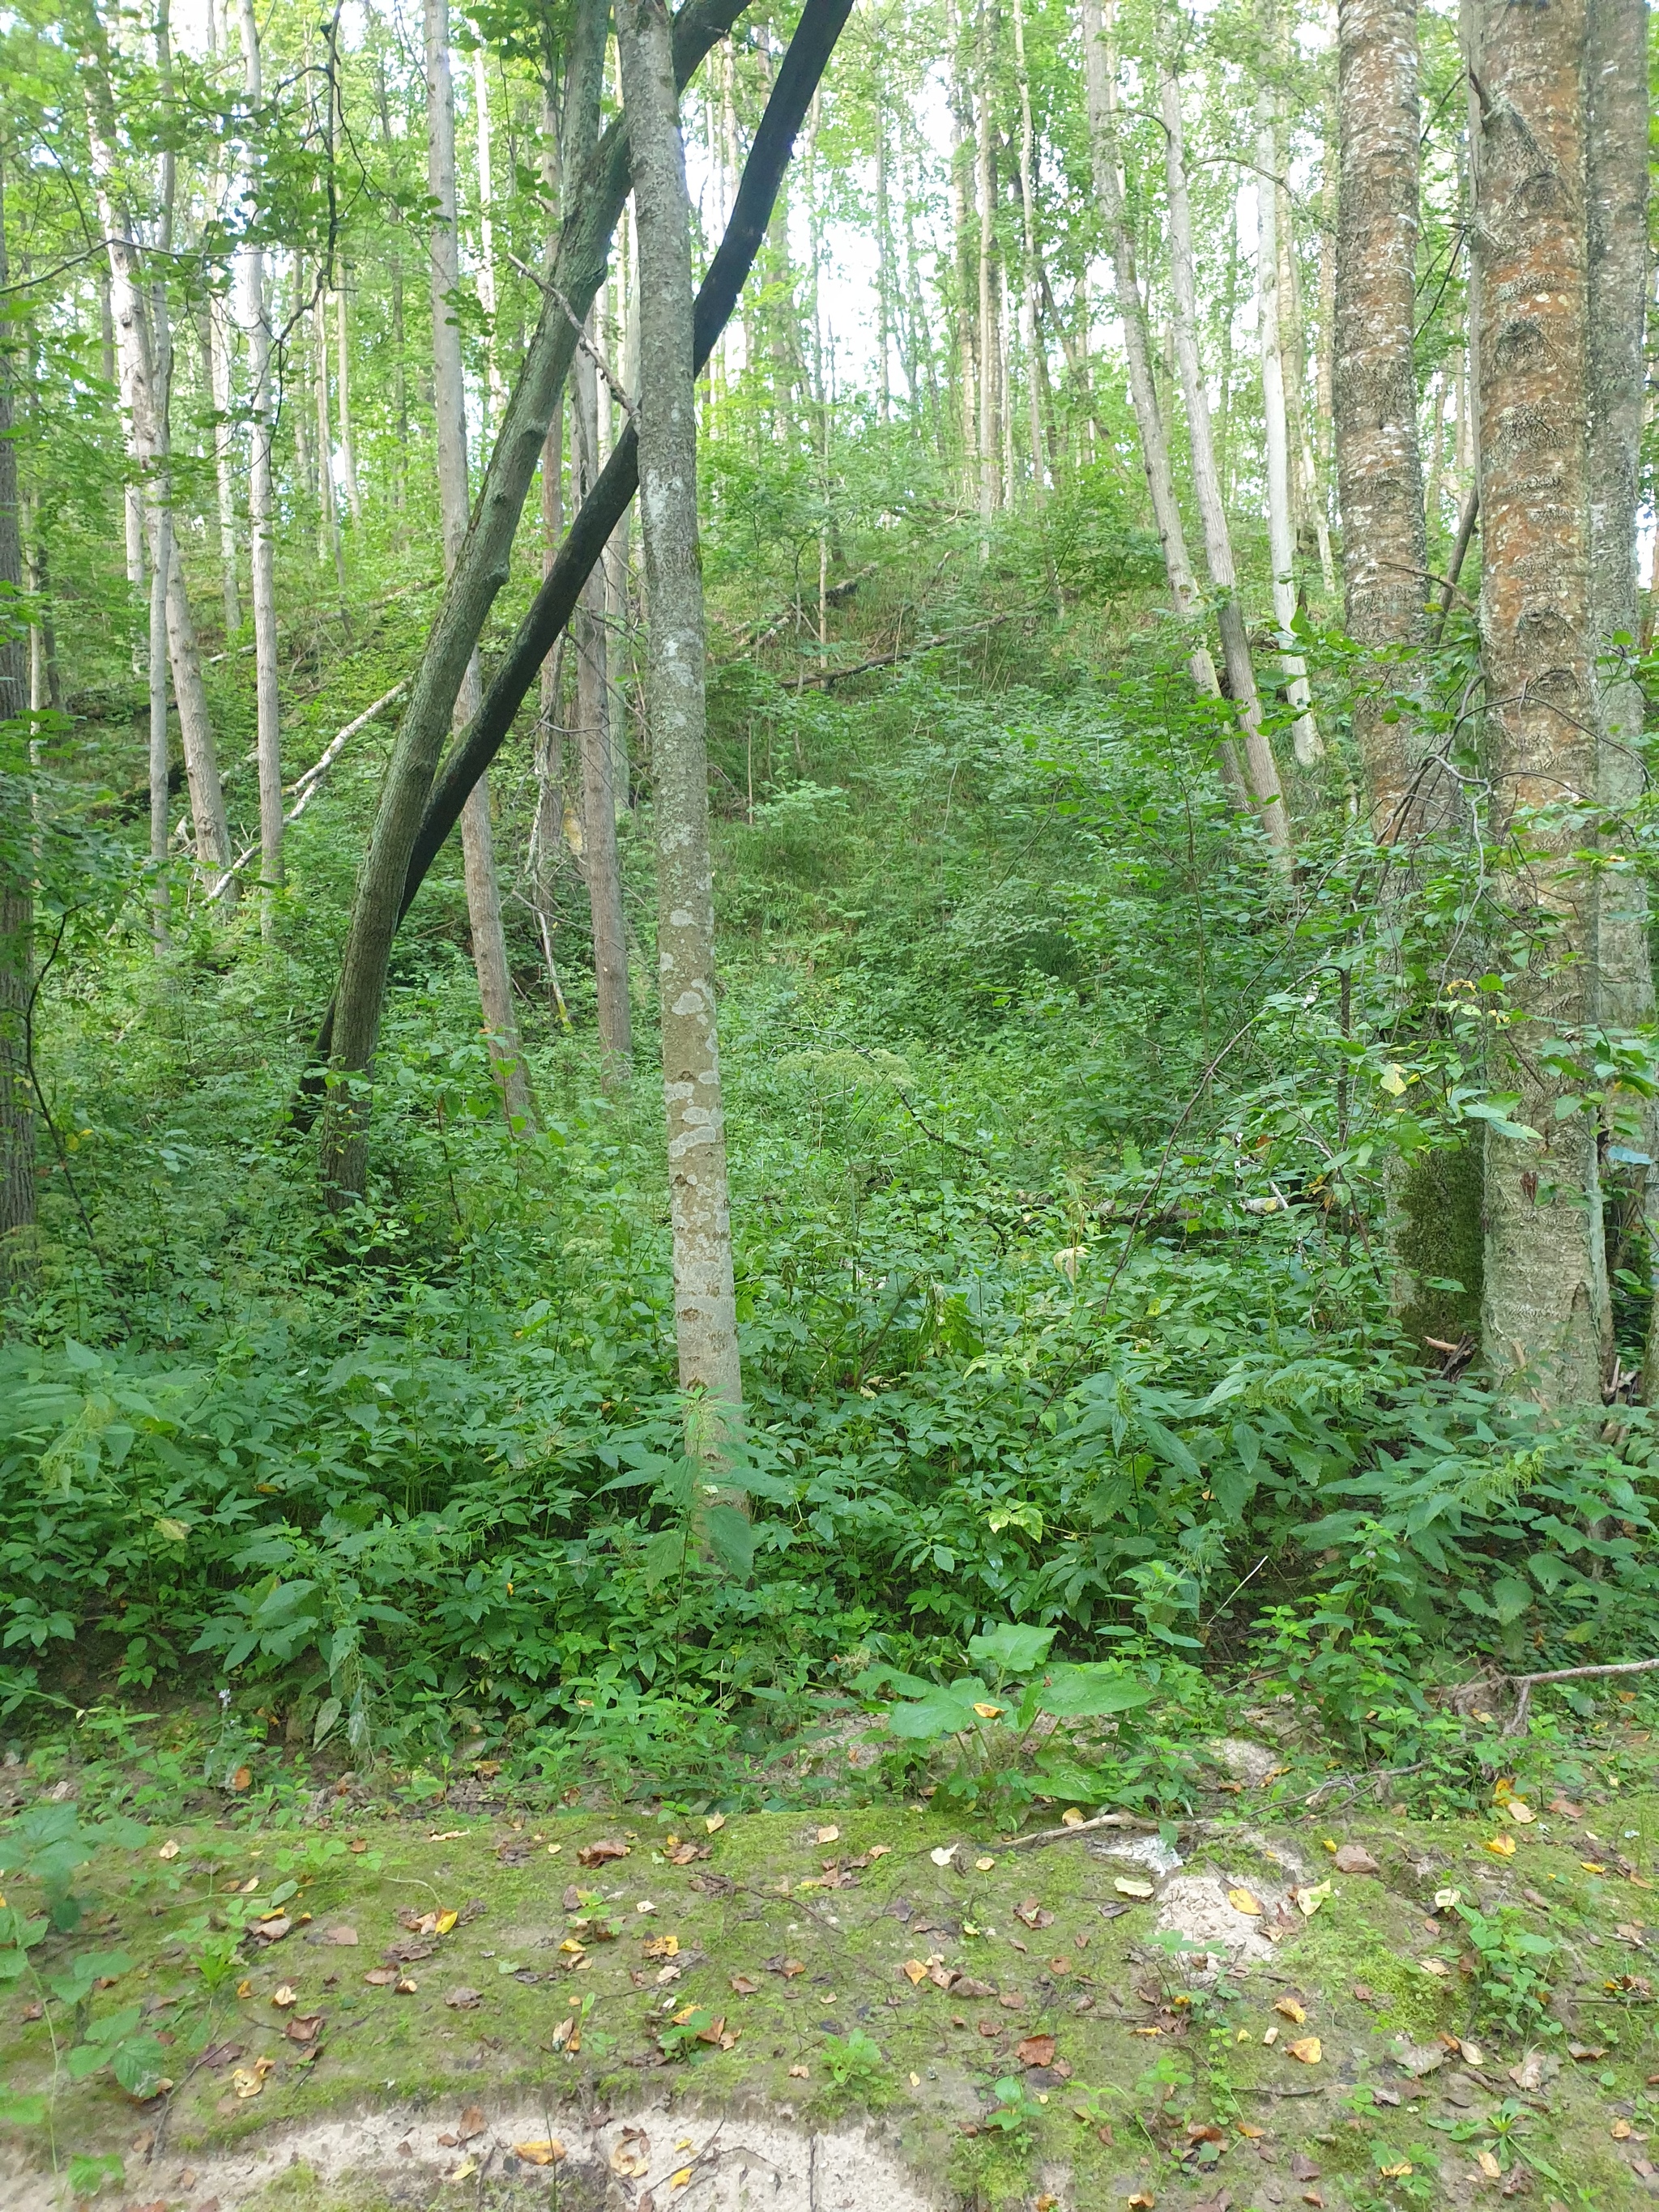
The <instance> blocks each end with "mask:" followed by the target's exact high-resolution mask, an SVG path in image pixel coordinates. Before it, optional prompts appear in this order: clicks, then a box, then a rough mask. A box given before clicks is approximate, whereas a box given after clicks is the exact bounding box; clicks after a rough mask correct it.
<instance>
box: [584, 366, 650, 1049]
mask: <svg viewBox="0 0 1659 2212" xmlns="http://www.w3.org/2000/svg"><path fill="white" fill-rule="evenodd" d="M571 384H572V387H573V389H572V398H573V401H574V406H573V409H572V416H573V422H572V427H573V429H574V434H575V449H576V460H577V480H576V505H577V507H578V508H580V504H581V501H583V500H584V499H586V496H587V495H588V493H589V492H590V491H591V490H592V488H593V484H594V482H595V480H596V478H597V477H598V475H599V404H598V401H599V394H598V385H599V375H598V372H597V371H596V369H595V368H594V366H593V362H592V360H591V358H590V357H589V356H586V354H579V355H578V356H577V357H576V362H575V365H574V369H573V372H572V375H571ZM606 597H607V593H606V586H605V572H604V567H603V564H602V563H601V564H600V565H599V567H597V568H595V569H594V570H593V573H592V574H591V575H590V576H589V577H588V579H587V581H586V583H585V584H584V585H583V586H582V595H581V604H580V610H579V611H578V613H577V617H576V620H575V623H574V625H573V628H572V639H571V641H572V644H573V645H574V648H575V654H576V732H575V734H576V748H577V757H578V760H579V761H580V765H581V779H582V810H581V823H582V872H583V874H584V875H585V876H586V878H587V904H588V914H589V916H590V919H591V921H592V933H593V981H594V987H595V991H596V994H597V997H598V1012H599V1052H600V1066H601V1071H602V1073H603V1076H604V1080H605V1085H606V1087H607V1088H612V1087H615V1086H617V1085H621V1084H623V1083H625V1082H626V1081H627V1079H628V1077H629V1073H630V1071H631V1066H632V1060H633V1050H634V1038H633V1016H632V1012H631V1009H630V1006H629V989H628V939H627V932H626V927H625V925H624V923H623V902H622V869H621V865H620V862H619V860H618V856H617V803H616V795H615V792H614V790H613V788H612V783H611V775H612V754H611V678H610V667H609V662H608V656H607V653H606V649H605V648H606V635H605V633H606V620H605V600H606Z"/></svg>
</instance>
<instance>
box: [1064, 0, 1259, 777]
mask: <svg viewBox="0 0 1659 2212" xmlns="http://www.w3.org/2000/svg"><path fill="white" fill-rule="evenodd" d="M1083 78H1084V89H1085V98H1086V100H1087V105H1088V111H1089V146H1090V154H1091V162H1092V168H1093V175H1094V185H1095V197H1096V199H1097V201H1098V202H1099V204H1100V210H1101V217H1102V220H1103V222H1104V224H1105V227H1106V232H1107V240H1108V243H1109V246H1110V248H1111V254H1112V268H1113V272H1114V275H1115V279H1116V286H1117V305H1118V317H1119V319H1120V320H1121V323H1122V325H1123V351H1124V356H1125V358H1126V360H1127V363H1128V368H1129V404H1130V405H1131V406H1132V407H1133V410H1134V418H1135V428H1136V429H1137V430H1138V431H1139V437H1140V459H1141V465H1142V467H1143V468H1144V469H1145V471H1146V489H1147V493H1148V495H1149V496H1150V497H1151V500H1152V521H1153V524H1154V526H1155V527H1156V529H1157V531H1158V542H1159V543H1160V544H1161V545H1162V546H1163V548H1164V574H1165V576H1166V577H1167V578H1168V579H1169V585H1170V598H1171V599H1173V601H1174V602H1175V611H1176V614H1177V615H1178V616H1179V617H1181V619H1182V622H1184V623H1188V624H1190V625H1192V626H1193V627H1194V629H1196V628H1197V626H1198V625H1199V624H1200V623H1201V621H1202V619H1203V614H1204V604H1203V601H1202V600H1201V599H1200V597H1199V591H1198V584H1197V580H1196V579H1195V578H1194V574H1193V564H1192V562H1191V560H1190V559H1189V558H1188V552H1187V534H1186V530H1185V527H1184V526H1183V525H1182V520H1181V507H1180V502H1179V501H1177V499H1176V489H1175V473H1174V471H1173V470H1172V469H1171V467H1170V445H1169V440H1168V438H1167V437H1166V435H1164V410H1163V409H1162V408H1161V407H1160V406H1159V404H1158V385H1157V382H1156V380H1155V379H1154V377H1153V374H1152V345H1151V343H1150V341H1149V339H1148V337H1147V334H1146V303H1145V301H1143V300H1142V298H1141V295H1140V277H1139V271H1138V270H1136V267H1135V249H1134V240H1133V236H1132V235H1131V233H1130V230H1129V215H1128V209H1127V206H1126V204H1125V202H1124V195H1123V182H1122V179H1121V177H1120V176H1119V174H1118V166H1117V155H1118V149H1117V88H1116V84H1115V57H1114V56H1113V54H1112V52H1111V49H1110V47H1109V44H1108V33H1107V26H1106V19H1105V17H1104V15H1103V13H1102V9H1101V0H1083ZM1187 665H1188V669H1189V671H1191V674H1192V679H1193V689H1194V690H1195V691H1197V692H1198V693H1199V694H1200V696H1202V697H1204V698H1206V699H1219V698H1220V696H1221V684H1220V682H1219V679H1218V678H1217V675H1216V672H1215V662H1214V661H1213V659H1212V658H1211V655H1210V648H1209V647H1208V646H1207V645H1206V643H1205V642H1204V641H1203V638H1202V637H1201V636H1200V637H1198V638H1197V639H1196V640H1195V641H1194V645H1193V647H1192V650H1191V652H1190V653H1189V654H1188V661H1187ZM1220 764H1221V772H1222V776H1223V780H1224V781H1225V783H1226V786H1227V788H1228V792H1229V794H1230V796H1231V798H1232V799H1233V801H1234V804H1235V805H1238V806H1241V807H1248V806H1249V793H1247V791H1246V789H1245V787H1244V778H1243V772H1242V770H1241V769H1240V767H1239V763H1238V757H1237V753H1236V751H1235V750H1234V749H1233V745H1232V744H1231V740H1230V739H1224V741H1223V743H1222V746H1221V763H1220Z"/></svg>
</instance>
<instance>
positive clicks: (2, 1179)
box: [0, 174, 34, 1286]
mask: <svg viewBox="0 0 1659 2212" xmlns="http://www.w3.org/2000/svg"><path fill="white" fill-rule="evenodd" d="M7 282H8V272H7V263H6V222H5V183H4V177H3V174H0V302H3V301H4V300H5V298H6V297H7V294H6V289H5V288H6V284H7ZM0 315H3V307H0ZM0 333H5V334H7V335H9V332H7V331H6V322H5V321H4V320H0ZM11 361H12V355H11V351H10V349H9V347H0V592H9V593H11V594H13V595H15V594H16V593H18V592H21V590H22V588H23V544H22V533H21V518H20V515H19V512H18V498H17V447H16V444H15V441H14V435H13V430H14V422H15V416H14V411H13V399H12V386H11ZM25 708H27V676H26V673H25V665H24V647H23V639H22V635H21V632H20V631H19V630H18V629H17V627H16V625H15V623H6V624H4V625H3V627H0V721H4V722H9V721H15V720H17V718H18V717H19V716H20V715H21V714H23V712H24V711H25ZM8 843H9V846H10V847H11V849H10V850H9V852H7V853H6V854H4V855H3V860H4V865H3V866H0V1283H3V1284H5V1285H8V1286H15V1285H17V1284H19V1283H20V1282H22V1281H25V1280H27V1278H28V1276H29V1275H30V1274H31V1273H32V1272H33V1258H34V1255H33V1233H34V1102H33V1094H32V1091H31V1088H30V1084H29V1073H28V1006H29V996H30V992H31V989H32V987H33V968H34V899H33V885H32V884H31V882H30V880H29V876H28V873H27V842H26V840H25V839H24V838H22V837H19V836H16V835H15V825H13V826H12V831H11V835H10V836H9V837H8Z"/></svg>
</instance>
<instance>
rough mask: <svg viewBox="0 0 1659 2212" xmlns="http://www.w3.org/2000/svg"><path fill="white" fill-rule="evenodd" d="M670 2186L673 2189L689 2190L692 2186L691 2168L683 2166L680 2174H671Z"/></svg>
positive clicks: (669, 2178)
mask: <svg viewBox="0 0 1659 2212" xmlns="http://www.w3.org/2000/svg"><path fill="white" fill-rule="evenodd" d="M668 2186H669V2187H670V2188H671V2189H689V2188H690V2186H691V2169H690V2166H682V2167H681V2168H680V2170H679V2172H678V2173H671V2174H670V2175H669V2177H668Z"/></svg>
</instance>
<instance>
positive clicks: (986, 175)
mask: <svg viewBox="0 0 1659 2212" xmlns="http://www.w3.org/2000/svg"><path fill="white" fill-rule="evenodd" d="M978 6H979V22H978V32H977V38H976V41H975V43H976V44H977V46H978V49H979V52H978V64H979V68H978V75H979V98H978V101H977V103H976V107H977V112H976V114H975V120H974V189H975V197H976V202H977V209H976V211H977V214H978V217H979V260H978V269H977V275H978V279H979V285H978V291H979V441H978V443H979V522H980V559H981V561H987V560H989V558H990V556H991V537H990V532H991V525H992V522H993V521H994V519H995V516H996V513H997V510H998V508H999V507H1000V506H1001V505H1002V490H1003V487H1002V471H1001V466H1000V461H1001V451H1002V422H1001V408H1002V388H1001V387H1002V376H1001V368H1002V329H1001V324H1002V318H1001V315H1000V306H1001V301H1000V296H999V292H1000V288H999V285H998V282H997V278H998V273H999V272H998V267H997V230H996V222H997V172H996V151H995V149H994V145H993V143H992V134H993V128H994V118H995V102H996V80H995V76H994V73H993V68H992V64H993V61H994V57H995V53H996V24H997V9H996V0H978Z"/></svg>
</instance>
